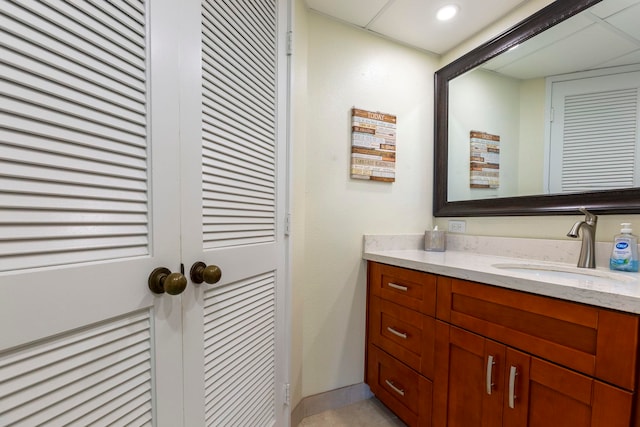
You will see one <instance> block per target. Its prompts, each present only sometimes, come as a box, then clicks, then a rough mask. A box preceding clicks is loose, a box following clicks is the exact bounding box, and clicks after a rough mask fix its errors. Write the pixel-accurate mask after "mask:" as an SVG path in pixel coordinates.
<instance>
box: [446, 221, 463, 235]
mask: <svg viewBox="0 0 640 427" xmlns="http://www.w3.org/2000/svg"><path fill="white" fill-rule="evenodd" d="M466 231H467V223H466V221H449V232H450V233H464V232H466Z"/></svg>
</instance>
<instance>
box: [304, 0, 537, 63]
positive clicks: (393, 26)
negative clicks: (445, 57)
mask: <svg viewBox="0 0 640 427" xmlns="http://www.w3.org/2000/svg"><path fill="white" fill-rule="evenodd" d="M526 1H527V0H454V1H453V2H452V1H450V0H306V4H307V7H308V8H309V9H311V10H314V11H316V12H318V13H321V14H323V15H327V16H331V17H333V18H336V19H338V20H341V21H344V22H347V23H349V24H352V25H355V26H357V27H360V28H363V29H366V30H369V31H372V32H375V33H378V34H381V35H383V36H385V37H388V38H390V39H393V40H397V41H400V42H402V43H405V44H408V45H411V46H414V47H417V48H419V49H422V50H426V51H429V52H433V53H436V54H443V53H445V52H447V51H448V50H450V49H451V48H453V47H455V46H456V45H458V44H460V43H461V42H462V41H464V40H465V39H467V38H469V37H471V36H472V35H474V34H475V33H477V32H478V31H480V30H481V29H483V28H484V27H486V26H488V25H489V24H491V23H493V22H495V21H496V20H498V19H499V18H501V17H502V16H504V15H506V14H507V13H509V12H510V11H511V10H513V9H515V8H516V7H517V6H519V5H521V4H522V3H525V2H526ZM451 3H454V4H456V5H458V6H459V7H460V12H459V13H458V15H457V16H456V17H455V18H454V19H452V20H451V21H448V22H440V21H438V20H437V19H436V11H437V10H438V9H439V8H440V7H441V6H444V5H445V4H451Z"/></svg>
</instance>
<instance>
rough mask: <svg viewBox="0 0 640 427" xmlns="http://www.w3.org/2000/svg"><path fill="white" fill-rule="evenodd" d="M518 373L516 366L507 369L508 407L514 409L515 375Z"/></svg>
mask: <svg viewBox="0 0 640 427" xmlns="http://www.w3.org/2000/svg"><path fill="white" fill-rule="evenodd" d="M517 375H518V368H516V367H515V366H512V367H511V369H509V408H511V409H514V408H515V407H516V399H517V398H518V396H516V376H517Z"/></svg>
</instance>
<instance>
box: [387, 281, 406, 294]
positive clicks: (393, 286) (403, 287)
mask: <svg viewBox="0 0 640 427" xmlns="http://www.w3.org/2000/svg"><path fill="white" fill-rule="evenodd" d="M388 285H389V287H390V288H393V289H397V290H399V291H402V292H407V291H408V290H409V288H407V287H406V286H402V285H396V284H395V283H391V282H389V283H388Z"/></svg>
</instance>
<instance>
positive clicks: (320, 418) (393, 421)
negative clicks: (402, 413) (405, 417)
mask: <svg viewBox="0 0 640 427" xmlns="http://www.w3.org/2000/svg"><path fill="white" fill-rule="evenodd" d="M299 426H300V427H405V424H404V423H403V422H402V421H400V419H398V417H397V416H395V415H394V414H393V413H392V412H391V411H390V410H388V409H387V408H386V407H385V406H384V405H383V404H382V403H380V401H379V400H378V399H376V398H375V397H373V398H370V399H366V400H362V401H360V402H357V403H353V404H351V405H347V406H343V407H342V408H338V409H332V410H329V411H324V412H321V413H319V414H315V415H311V416H310V417H307V418H305V419H303V420H302V422H301V423H300V424H299Z"/></svg>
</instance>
